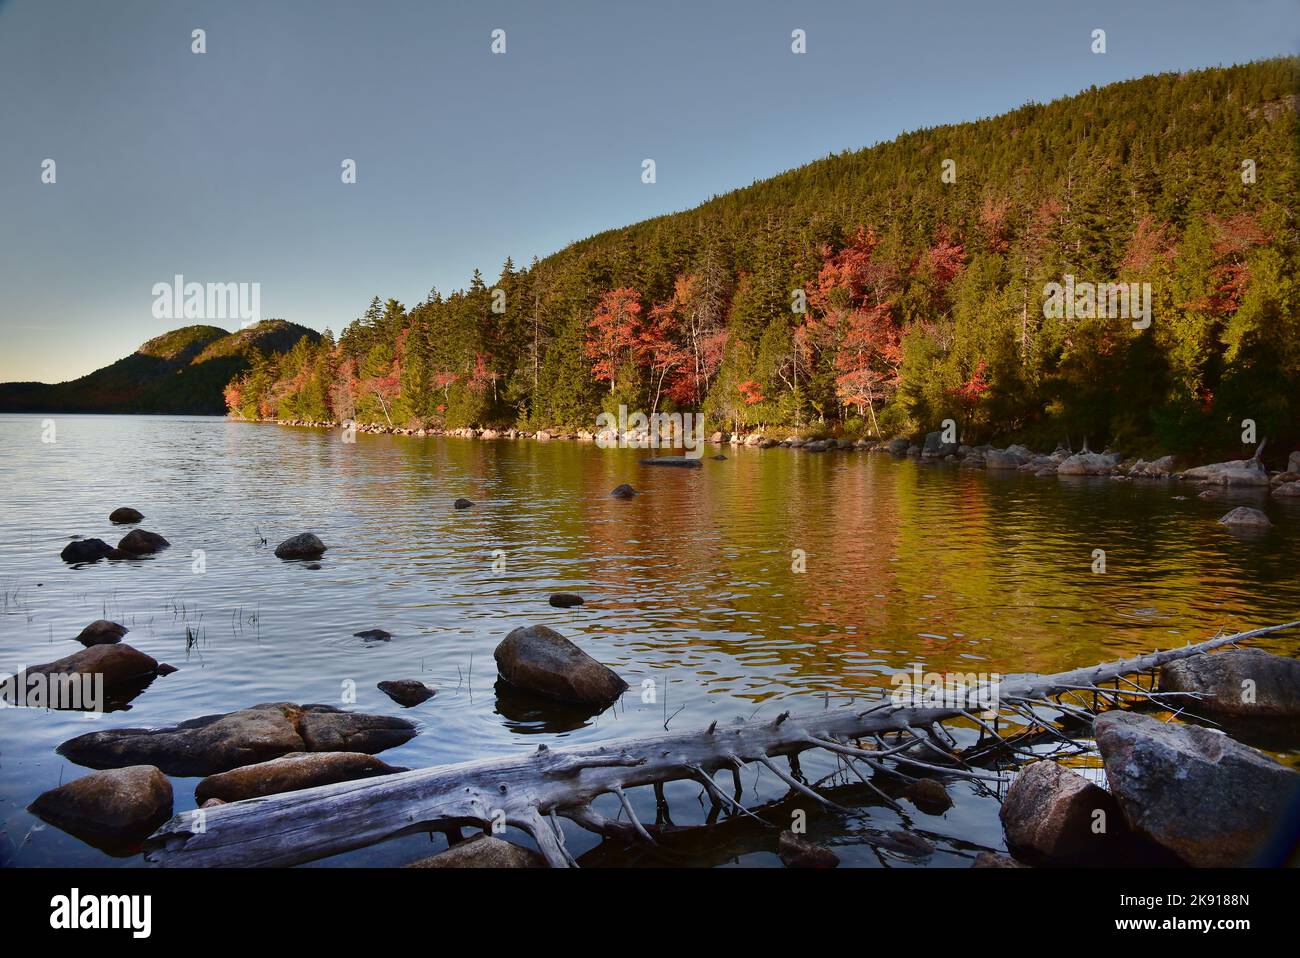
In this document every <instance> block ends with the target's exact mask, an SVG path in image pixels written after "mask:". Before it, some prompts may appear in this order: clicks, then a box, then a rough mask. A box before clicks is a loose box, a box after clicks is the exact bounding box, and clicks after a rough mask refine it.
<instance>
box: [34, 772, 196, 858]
mask: <svg viewBox="0 0 1300 958" xmlns="http://www.w3.org/2000/svg"><path fill="white" fill-rule="evenodd" d="M27 810H28V811H29V812H31V813H32V814H33V815H36V816H37V817H39V818H41V819H42V820H44V821H47V822H49V823H50V824H51V825H55V826H57V827H58V828H61V829H63V830H64V831H65V832H68V833H69V834H71V835H75V836H77V837H78V838H81V839H84V840H85V841H88V842H90V843H91V844H93V845H96V846H100V847H104V846H109V847H115V846H119V845H133V844H135V843H138V842H140V841H142V840H143V839H145V838H147V837H148V836H149V834H150V833H151V832H153V831H154V829H156V828H157V827H158V826H159V825H161V824H162V823H163V822H165V821H166V820H167V819H168V818H170V817H171V814H172V784H171V782H169V781H168V780H167V777H166V776H165V775H163V773H162V772H161V771H159V770H158V769H156V768H154V767H153V766H151V765H133V766H129V767H127V768H116V769H112V770H109V771H102V772H91V773H90V774H89V775H83V776H82V777H81V778H78V779H74V780H73V781H71V782H68V783H67V784H65V785H60V786H59V787H58V788H53V789H50V791H48V792H43V793H42V794H41V795H40V796H38V797H37V799H36V801H34V802H32V803H31V804H30V805H29V806H27Z"/></svg>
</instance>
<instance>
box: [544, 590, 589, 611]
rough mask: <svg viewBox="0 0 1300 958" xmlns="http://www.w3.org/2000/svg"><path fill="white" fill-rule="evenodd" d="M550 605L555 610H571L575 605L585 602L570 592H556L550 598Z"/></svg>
mask: <svg viewBox="0 0 1300 958" xmlns="http://www.w3.org/2000/svg"><path fill="white" fill-rule="evenodd" d="M549 601H550V603H551V605H553V606H555V607H556V608H557V609H571V608H573V607H574V606H575V605H582V604H583V603H584V602H585V600H584V599H583V598H582V596H580V595H574V594H573V593H572V592H557V593H555V594H554V595H553V596H551V598H550V600H549Z"/></svg>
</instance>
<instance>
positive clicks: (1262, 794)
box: [1095, 710, 1300, 868]
mask: <svg viewBox="0 0 1300 958" xmlns="http://www.w3.org/2000/svg"><path fill="white" fill-rule="evenodd" d="M1095 734H1096V739H1097V746H1098V748H1099V749H1100V750H1101V757H1102V761H1103V762H1104V763H1105V766H1106V780H1107V781H1108V782H1109V784H1110V791H1111V794H1112V795H1114V796H1115V799H1116V801H1118V803H1119V806H1120V808H1121V809H1122V810H1123V813H1124V818H1125V820H1126V821H1127V822H1128V824H1129V825H1130V827H1132V828H1133V829H1134V830H1135V831H1137V832H1139V833H1141V834H1143V835H1145V836H1147V837H1148V838H1150V839H1151V840H1152V841H1155V842H1157V843H1158V844H1160V845H1163V846H1164V847H1165V848H1167V849H1168V850H1169V851H1171V852H1173V853H1174V854H1175V855H1177V856H1178V857H1179V858H1180V859H1182V860H1183V861H1184V862H1186V863H1187V864H1189V865H1196V866H1203V867H1220V868H1221V867H1231V866H1237V865H1249V864H1252V863H1256V862H1258V861H1261V860H1271V859H1273V858H1275V857H1276V854H1277V850H1276V849H1275V848H1273V846H1274V844H1275V843H1277V842H1278V841H1279V840H1280V841H1281V842H1282V843H1283V844H1285V845H1286V846H1287V848H1289V847H1290V838H1289V836H1281V835H1279V834H1278V831H1279V829H1284V828H1285V827H1286V823H1287V822H1288V820H1289V818H1290V816H1293V815H1294V812H1295V803H1296V801H1297V800H1300V774H1297V773H1296V772H1294V771H1292V770H1291V769H1289V768H1286V767H1285V766H1282V765H1279V764H1278V763H1277V762H1275V761H1273V760H1272V759H1271V758H1269V757H1268V756H1266V755H1264V754H1263V753H1262V752H1257V751H1255V750H1254V749H1253V748H1249V747H1247V746H1245V745H1242V744H1240V743H1239V742H1236V741H1234V740H1233V739H1231V738H1229V737H1228V736H1227V735H1225V734H1224V733H1223V732H1220V731H1218V730H1216V729H1208V728H1202V727H1200V726H1198V725H1186V724H1183V723H1180V722H1162V721H1161V720H1160V719H1157V718H1153V717H1151V716H1149V715H1142V714H1139V713H1136V712H1126V711H1118V710H1117V711H1112V712H1106V713H1104V714H1103V715H1100V716H1098V718H1097V720H1096V723H1095Z"/></svg>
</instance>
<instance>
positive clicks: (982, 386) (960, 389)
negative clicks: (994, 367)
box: [948, 356, 990, 434]
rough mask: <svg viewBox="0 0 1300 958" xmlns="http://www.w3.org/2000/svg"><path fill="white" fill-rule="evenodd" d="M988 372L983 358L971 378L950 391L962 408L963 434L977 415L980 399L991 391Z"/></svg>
mask: <svg viewBox="0 0 1300 958" xmlns="http://www.w3.org/2000/svg"><path fill="white" fill-rule="evenodd" d="M987 370H988V364H987V363H985V362H984V357H982V356H981V357H980V359H979V362H977V363H976V364H975V368H974V369H973V370H972V371H971V374H970V376H968V377H967V378H966V379H965V380H964V381H963V382H962V384H961V385H960V386H957V387H956V388H954V389H950V390H949V391H948V394H949V395H950V396H952V397H953V398H954V399H956V400H957V404H958V405H959V406H960V407H961V410H962V433H963V434H965V432H966V428H967V427H968V426H969V425H970V421H971V419H972V418H973V417H974V415H975V409H976V407H977V406H979V401H980V399H982V398H983V396H984V394H985V393H987V392H988V391H989V389H990V383H989V380H988V376H987Z"/></svg>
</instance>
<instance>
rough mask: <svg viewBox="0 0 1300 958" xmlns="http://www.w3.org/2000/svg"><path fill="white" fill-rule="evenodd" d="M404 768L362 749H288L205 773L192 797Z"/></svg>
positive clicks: (252, 792)
mask: <svg viewBox="0 0 1300 958" xmlns="http://www.w3.org/2000/svg"><path fill="white" fill-rule="evenodd" d="M405 771H409V769H405V768H401V767H399V766H396V765H389V764H388V763H387V762H384V761H381V760H380V759H377V758H375V757H374V756H373V755H366V754H364V753H362V752H291V753H289V754H288V755H282V756H280V757H279V758H273V759H271V760H270V761H269V762H258V763H257V764H256V765H245V766H243V767H241V768H233V769H231V770H230V771H228V772H219V773H217V774H216V775H209V776H208V777H207V778H205V779H204V780H203V781H201V782H199V784H198V786H197V787H196V788H195V789H194V799H195V801H197V802H198V803H199V804H200V805H202V804H203V803H204V802H206V801H208V800H209V799H212V798H216V799H220V800H221V801H223V802H238V801H241V800H242V799H245V798H259V797H261V796H263V795H278V794H280V793H281V792H295V791H298V790H299V789H303V788H315V787H316V786H317V785H332V784H334V783H335V782H351V781H355V780H357V779H361V778H374V777H375V776H378V775H393V774H395V773H397V772H405Z"/></svg>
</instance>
